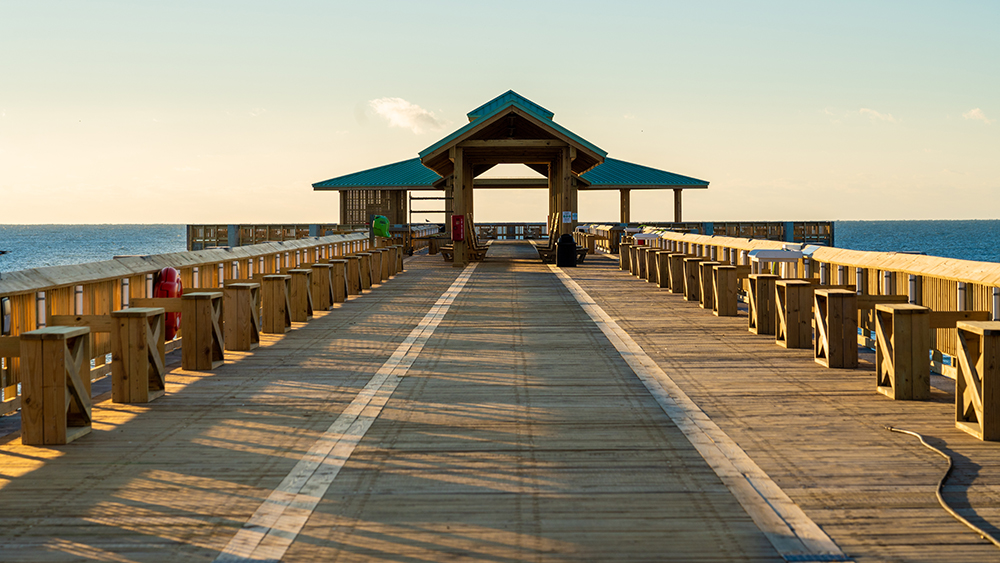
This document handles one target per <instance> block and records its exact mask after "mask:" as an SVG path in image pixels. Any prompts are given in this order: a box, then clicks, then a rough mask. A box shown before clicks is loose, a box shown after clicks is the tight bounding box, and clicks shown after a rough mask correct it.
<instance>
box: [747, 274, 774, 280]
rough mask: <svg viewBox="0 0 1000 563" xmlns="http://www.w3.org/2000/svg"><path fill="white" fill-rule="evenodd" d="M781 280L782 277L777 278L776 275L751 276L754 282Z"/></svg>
mask: <svg viewBox="0 0 1000 563" xmlns="http://www.w3.org/2000/svg"><path fill="white" fill-rule="evenodd" d="M780 278H781V276H776V275H774V274H750V279H752V280H776V279H780Z"/></svg>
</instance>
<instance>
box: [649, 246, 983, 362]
mask: <svg viewBox="0 0 1000 563" xmlns="http://www.w3.org/2000/svg"><path fill="white" fill-rule="evenodd" d="M644 231H645V232H655V233H658V234H659V238H656V239H653V240H652V245H653V246H656V247H660V248H666V247H668V246H676V245H683V246H684V251H686V252H688V253H691V254H694V255H697V256H710V257H711V258H712V259H713V260H716V261H719V262H725V263H731V264H734V265H749V264H750V262H749V259H748V256H747V253H748V252H750V251H752V250H756V249H770V250H780V249H783V248H785V245H786V244H787V243H782V242H775V241H767V240H749V239H745V238H731V237H720V236H707V235H694V234H683V233H676V232H670V231H666V230H660V229H655V228H646V229H644ZM768 267H769V268H771V269H772V273H776V274H778V275H782V276H783V277H786V278H788V277H793V276H794V275H798V276H799V277H805V278H807V279H814V280H817V281H819V282H820V283H821V285H855V286H856V287H857V289H858V293H859V294H862V295H906V296H907V297H908V301H909V302H910V303H913V304H916V305H923V306H925V307H928V308H930V309H931V310H933V311H981V312H986V313H990V315H991V317H992V318H993V319H994V320H1000V264H997V263H992V262H974V261H971V260H956V259H953V258H940V257H937V256H923V255H914V254H904V253H895V252H865V251H860V250H847V249H841V248H828V247H820V248H815V249H812V252H811V254H810V255H809V257H808V258H804V259H802V260H799V261H798V264H797V265H796V268H795V272H797V274H793V273H790V272H789V271H787V269H784V271H783V269H782V268H779V267H778V265H777V264H773V265H768ZM858 327H859V333H860V334H859V342H861V343H862V344H866V345H867V344H870V343H871V342H872V340H873V339H874V331H875V324H874V317H873V312H862V313H859V318H858ZM931 348H932V354H933V358H932V365H933V366H934V367H935V369H936V370H937V371H938V372H939V373H942V374H944V375H948V376H950V377H954V376H955V371H954V370H955V366H954V363H953V362H952V356H955V355H956V354H957V353H958V350H957V333H956V330H955V329H954V328H941V329H935V331H934V337H933V338H932V340H931Z"/></svg>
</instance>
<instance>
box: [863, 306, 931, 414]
mask: <svg viewBox="0 0 1000 563" xmlns="http://www.w3.org/2000/svg"><path fill="white" fill-rule="evenodd" d="M930 349H931V328H930V309H928V308H927V307H921V306H920V305H910V304H889V305H885V304H880V305H876V306H875V388H876V390H877V391H878V392H879V393H881V394H883V395H885V396H886V397H889V398H890V399H895V400H897V401H898V400H915V401H923V400H927V399H929V398H930V396H931V370H930V360H929V357H930Z"/></svg>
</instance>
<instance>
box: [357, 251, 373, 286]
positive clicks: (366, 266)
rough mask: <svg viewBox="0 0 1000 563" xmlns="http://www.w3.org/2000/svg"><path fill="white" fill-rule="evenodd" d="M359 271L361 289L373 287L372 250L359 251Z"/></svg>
mask: <svg viewBox="0 0 1000 563" xmlns="http://www.w3.org/2000/svg"><path fill="white" fill-rule="evenodd" d="M355 256H357V257H358V273H359V274H360V278H359V279H360V280H361V291H364V290H366V289H368V290H370V289H371V288H372V261H371V257H372V255H371V253H370V252H358V253H357V254H355Z"/></svg>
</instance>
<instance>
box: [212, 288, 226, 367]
mask: <svg viewBox="0 0 1000 563" xmlns="http://www.w3.org/2000/svg"><path fill="white" fill-rule="evenodd" d="M211 303H212V305H211V307H212V360H213V361H219V360H222V359H223V358H225V357H226V354H225V352H224V351H223V342H225V340H224V339H223V337H222V322H221V321H222V299H212V300H211Z"/></svg>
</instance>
